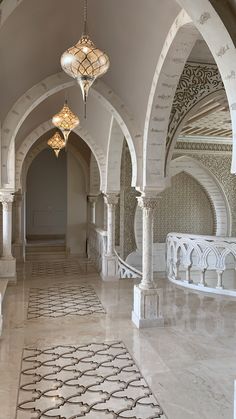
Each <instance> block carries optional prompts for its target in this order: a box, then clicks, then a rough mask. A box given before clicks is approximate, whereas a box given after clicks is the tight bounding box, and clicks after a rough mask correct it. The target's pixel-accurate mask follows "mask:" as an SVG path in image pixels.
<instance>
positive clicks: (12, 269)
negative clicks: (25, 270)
mask: <svg viewBox="0 0 236 419" xmlns="http://www.w3.org/2000/svg"><path fill="white" fill-rule="evenodd" d="M0 278H9V280H10V281H16V259H15V258H13V257H12V258H9V259H7V258H5V259H4V258H1V259H0Z"/></svg>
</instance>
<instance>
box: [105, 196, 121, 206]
mask: <svg viewBox="0 0 236 419" xmlns="http://www.w3.org/2000/svg"><path fill="white" fill-rule="evenodd" d="M104 200H105V204H106V205H114V206H115V205H117V204H118V201H119V196H118V195H117V194H116V193H108V194H106V195H104Z"/></svg>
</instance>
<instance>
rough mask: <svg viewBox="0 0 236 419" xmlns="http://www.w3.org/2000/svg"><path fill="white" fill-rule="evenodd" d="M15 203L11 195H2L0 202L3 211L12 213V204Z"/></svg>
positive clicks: (0, 195)
mask: <svg viewBox="0 0 236 419" xmlns="http://www.w3.org/2000/svg"><path fill="white" fill-rule="evenodd" d="M13 201H14V196H13V195H12V194H10V193H1V194H0V202H1V203H2V207H3V210H5V211H11V208H12V202H13Z"/></svg>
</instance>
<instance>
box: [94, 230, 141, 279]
mask: <svg viewBox="0 0 236 419" xmlns="http://www.w3.org/2000/svg"><path fill="white" fill-rule="evenodd" d="M106 245H107V231H105V230H102V229H101V228H98V227H96V225H95V224H90V226H89V234H88V257H89V258H90V259H91V261H92V262H93V264H94V266H95V267H96V269H97V270H98V272H101V271H102V258H103V256H104V255H105V254H106ZM115 255H116V257H117V259H118V275H119V276H120V278H124V279H125V278H141V277H142V272H140V271H138V270H137V269H135V268H133V267H132V266H130V265H129V264H128V263H126V262H125V261H124V260H122V259H121V257H120V256H119V255H118V254H117V252H116V251H115Z"/></svg>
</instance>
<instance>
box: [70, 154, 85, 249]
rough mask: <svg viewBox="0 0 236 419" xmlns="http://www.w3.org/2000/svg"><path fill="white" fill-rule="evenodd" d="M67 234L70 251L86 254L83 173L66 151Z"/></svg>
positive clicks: (71, 155) (75, 160) (76, 161)
mask: <svg viewBox="0 0 236 419" xmlns="http://www.w3.org/2000/svg"><path fill="white" fill-rule="evenodd" d="M67 194H68V204H67V234H66V244H67V247H68V248H69V250H70V252H71V253H73V254H79V255H81V256H85V255H86V237H87V194H86V186H85V178H84V173H83V170H82V168H81V165H80V164H79V162H78V160H77V159H76V157H74V155H73V154H72V153H71V152H70V151H69V150H68V152H67Z"/></svg>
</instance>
